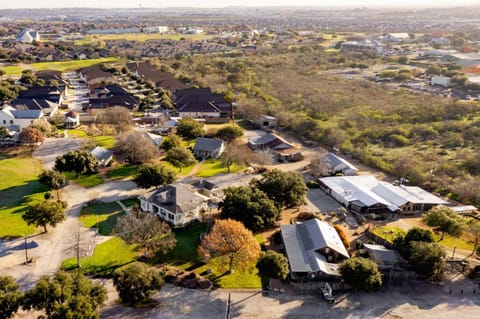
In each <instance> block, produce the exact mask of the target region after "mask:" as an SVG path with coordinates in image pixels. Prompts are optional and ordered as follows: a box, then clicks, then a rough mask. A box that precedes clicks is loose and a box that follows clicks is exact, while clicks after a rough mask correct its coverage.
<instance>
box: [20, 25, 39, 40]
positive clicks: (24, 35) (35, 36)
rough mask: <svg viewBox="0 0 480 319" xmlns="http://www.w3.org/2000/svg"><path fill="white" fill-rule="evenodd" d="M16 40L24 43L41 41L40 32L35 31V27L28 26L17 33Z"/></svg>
mask: <svg viewBox="0 0 480 319" xmlns="http://www.w3.org/2000/svg"><path fill="white" fill-rule="evenodd" d="M16 40H17V41H18V42H23V43H32V42H33V41H37V42H38V41H40V33H38V32H37V31H34V30H33V29H29V28H26V29H23V30H22V32H20V33H19V34H18V35H17V38H16Z"/></svg>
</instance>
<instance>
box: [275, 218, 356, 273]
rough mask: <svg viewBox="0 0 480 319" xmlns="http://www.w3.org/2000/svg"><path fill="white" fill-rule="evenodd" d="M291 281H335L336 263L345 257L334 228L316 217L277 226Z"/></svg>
mask: <svg viewBox="0 0 480 319" xmlns="http://www.w3.org/2000/svg"><path fill="white" fill-rule="evenodd" d="M280 231H281V234H282V240H283V244H284V246H285V252H286V254H287V258H288V263H289V266H290V278H291V279H292V280H293V281H310V280H339V279H340V278H341V277H340V273H339V272H338V264H339V263H340V262H342V261H344V260H346V259H348V258H350V255H349V254H348V251H347V249H346V248H345V246H344V245H343V243H342V240H341V239H340V236H339V235H338V233H337V231H336V230H335V228H333V227H332V226H331V225H330V224H328V223H327V222H324V221H320V220H318V219H316V218H314V219H311V220H308V221H305V222H303V223H299V224H292V225H280Z"/></svg>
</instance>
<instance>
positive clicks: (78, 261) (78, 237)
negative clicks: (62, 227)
mask: <svg viewBox="0 0 480 319" xmlns="http://www.w3.org/2000/svg"><path fill="white" fill-rule="evenodd" d="M75 248H76V251H77V268H80V267H81V265H80V225H77V245H76V247H75Z"/></svg>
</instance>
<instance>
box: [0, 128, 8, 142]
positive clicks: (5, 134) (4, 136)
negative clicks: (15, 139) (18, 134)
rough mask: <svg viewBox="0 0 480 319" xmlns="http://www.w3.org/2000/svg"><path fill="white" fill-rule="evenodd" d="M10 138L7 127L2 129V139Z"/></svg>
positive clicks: (0, 129)
mask: <svg viewBox="0 0 480 319" xmlns="http://www.w3.org/2000/svg"><path fill="white" fill-rule="evenodd" d="M9 136H10V135H9V134H8V129H7V128H6V127H5V126H2V127H0V139H3V138H7V137H9Z"/></svg>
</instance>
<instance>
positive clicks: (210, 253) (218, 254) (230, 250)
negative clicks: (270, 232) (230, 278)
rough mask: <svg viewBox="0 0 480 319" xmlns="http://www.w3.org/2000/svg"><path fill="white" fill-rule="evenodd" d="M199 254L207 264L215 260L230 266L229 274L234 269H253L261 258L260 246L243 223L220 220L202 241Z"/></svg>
mask: <svg viewBox="0 0 480 319" xmlns="http://www.w3.org/2000/svg"><path fill="white" fill-rule="evenodd" d="M198 253H199V254H200V255H201V256H202V257H203V259H204V260H205V261H206V262H208V261H210V259H215V260H216V261H218V262H219V264H220V265H228V273H231V272H232V270H234V269H236V270H239V271H242V270H248V269H250V268H253V267H254V266H255V263H256V261H257V259H258V257H259V256H260V245H259V244H258V242H257V241H256V240H255V238H254V237H253V234H252V232H251V231H250V230H248V229H247V228H245V226H243V224H242V223H241V222H239V221H236V220H233V219H223V220H220V219H219V220H217V221H216V222H215V225H213V228H212V231H211V232H210V233H209V234H207V235H206V236H205V237H204V238H203V239H202V242H201V243H200V246H199V247H198Z"/></svg>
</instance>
